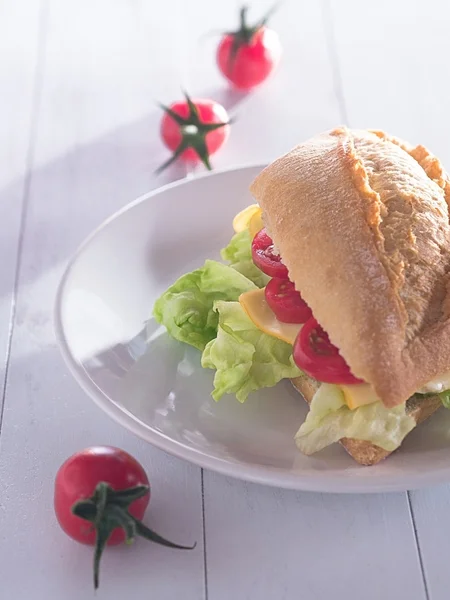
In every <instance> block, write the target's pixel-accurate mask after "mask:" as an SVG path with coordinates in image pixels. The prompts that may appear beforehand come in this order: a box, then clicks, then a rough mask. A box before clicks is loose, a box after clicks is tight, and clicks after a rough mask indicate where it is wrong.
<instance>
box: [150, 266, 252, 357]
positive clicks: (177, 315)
mask: <svg viewBox="0 0 450 600" xmlns="http://www.w3.org/2000/svg"><path fill="white" fill-rule="evenodd" d="M254 289H256V286H255V284H254V283H253V282H252V281H250V280H249V279H247V278H246V277H245V276H244V275H242V274H241V273H240V272H239V271H237V270H235V269H232V268H231V267H228V266H226V265H223V264H222V263H219V262H216V261H213V260H207V261H206V262H205V264H204V266H203V267H201V268H200V269H196V270H195V271H192V272H191V273H187V274H186V275H183V276H182V277H180V278H179V279H178V280H177V281H176V282H175V283H174V284H173V285H172V286H170V288H169V289H168V290H166V291H165V292H164V294H163V295H162V296H161V297H160V298H158V300H157V301H156V302H155V306H154V308H153V316H154V318H155V319H156V321H157V322H158V323H160V324H161V325H164V326H165V327H166V329H167V331H168V332H169V334H170V335H171V336H172V337H174V338H175V339H177V340H179V341H181V342H185V343H186V344H190V345H191V346H194V347H195V348H198V349H199V350H203V349H204V348H205V346H206V345H207V344H208V342H210V341H211V340H213V339H214V338H215V337H216V335H217V326H218V323H219V316H218V314H217V312H216V311H215V310H214V308H213V305H214V302H215V301H216V300H233V301H234V300H237V299H238V298H239V296H240V295H241V294H243V293H244V292H248V291H250V290H254Z"/></svg>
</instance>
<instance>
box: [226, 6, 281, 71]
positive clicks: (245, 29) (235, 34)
mask: <svg viewBox="0 0 450 600" xmlns="http://www.w3.org/2000/svg"><path fill="white" fill-rule="evenodd" d="M277 8H278V5H275V6H272V8H271V9H270V10H268V11H267V13H266V14H265V16H264V17H263V18H262V19H260V20H259V21H258V22H257V23H256V25H253V26H250V25H248V23H247V12H248V6H243V7H242V8H241V9H240V11H239V20H240V24H239V29H238V30H237V31H227V32H226V34H225V35H229V36H231V37H232V38H233V45H232V46H231V52H230V57H229V64H228V68H229V70H230V71H232V70H233V66H234V62H235V59H236V55H237V53H238V51H239V48H240V47H241V46H249V45H250V44H251V43H252V40H253V37H254V36H255V35H256V34H257V33H258V31H260V30H261V29H262V28H263V27H265V25H266V24H267V22H268V20H269V18H270V17H271V16H272V14H273V13H274V12H275V10H276V9H277Z"/></svg>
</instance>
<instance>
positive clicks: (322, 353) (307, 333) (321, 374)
mask: <svg viewBox="0 0 450 600" xmlns="http://www.w3.org/2000/svg"><path fill="white" fill-rule="evenodd" d="M293 356H294V362H295V364H296V365H297V366H298V367H299V368H300V369H301V370H302V371H305V373H307V374H308V375H310V376H311V377H314V379H317V380H318V381H321V382H323V383H344V384H352V383H363V381H362V380H361V379H358V378H356V377H355V376H354V375H353V374H352V373H351V371H350V367H349V366H348V364H347V363H346V362H345V360H344V358H343V357H342V356H341V355H340V354H339V350H338V349H337V348H336V346H334V345H333V344H332V343H331V342H330V339H329V337H328V334H327V333H326V332H325V331H324V330H323V329H322V327H321V326H320V325H319V323H318V322H317V321H316V320H315V319H314V318H311V319H309V320H308V321H307V322H306V323H305V324H304V325H303V327H302V328H301V330H300V332H299V334H298V336H297V339H296V340H295V343H294V349H293Z"/></svg>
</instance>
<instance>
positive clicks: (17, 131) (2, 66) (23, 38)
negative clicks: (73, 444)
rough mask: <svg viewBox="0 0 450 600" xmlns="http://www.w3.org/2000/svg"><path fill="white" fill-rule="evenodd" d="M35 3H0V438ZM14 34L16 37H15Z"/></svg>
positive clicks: (30, 122) (36, 54)
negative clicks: (0, 258) (0, 116)
mask: <svg viewBox="0 0 450 600" xmlns="http://www.w3.org/2000/svg"><path fill="white" fill-rule="evenodd" d="M39 15H40V2H34V3H32V4H31V5H28V6H25V4H24V3H23V2H15V1H14V0H6V1H4V2H2V3H0V57H5V58H4V59H3V60H0V90H1V97H0V103H1V108H2V119H1V123H0V165H1V167H0V252H1V256H2V257H3V260H2V261H1V263H0V357H1V358H0V390H1V392H0V433H1V422H2V416H1V415H2V405H3V381H4V376H5V369H6V361H7V355H8V353H9V342H10V324H11V323H10V322H11V310H12V302H13V296H14V283H15V278H16V265H17V251H18V247H19V239H20V227H21V215H22V205H23V202H24V199H25V197H26V195H27V193H28V170H29V166H30V159H31V155H32V151H33V137H34V122H35V112H34V111H33V101H35V100H37V98H38V95H39V86H40V71H39V68H38V63H39V59H40V57H41V54H42V52H41V41H42V38H41V37H40V36H39V29H40V21H39ZM19 31H20V35H19V34H18V32H19Z"/></svg>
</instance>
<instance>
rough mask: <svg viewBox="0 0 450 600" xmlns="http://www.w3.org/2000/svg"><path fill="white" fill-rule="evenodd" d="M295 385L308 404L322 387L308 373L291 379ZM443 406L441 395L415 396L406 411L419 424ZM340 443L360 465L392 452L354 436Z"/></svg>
mask: <svg viewBox="0 0 450 600" xmlns="http://www.w3.org/2000/svg"><path fill="white" fill-rule="evenodd" d="M291 382H292V384H293V386H294V387H295V388H296V390H297V391H298V392H300V394H301V395H302V396H303V398H304V399H305V400H306V402H307V403H308V404H310V403H311V400H312V398H313V396H314V393H315V392H316V390H317V389H318V388H319V387H320V383H319V382H318V381H316V380H315V379H312V378H311V377H308V375H302V376H301V377H296V378H295V379H291ZM440 406H442V403H441V400H440V398H439V396H424V397H423V398H418V397H417V396H413V397H412V398H410V399H409V400H408V402H407V403H406V411H407V413H408V414H410V415H411V416H412V417H413V418H414V419H415V421H416V423H417V425H418V424H419V423H422V422H423V421H425V419H428V417H430V416H431V415H432V414H433V413H434V412H436V411H437V409H438V408H439V407H440ZM340 443H341V444H342V445H343V446H344V448H345V449H346V450H347V452H348V453H349V454H350V456H351V457H352V458H353V459H354V460H356V462H358V463H359V464H360V465H366V466H371V465H376V464H377V463H379V462H380V461H382V460H383V459H385V458H386V457H387V456H389V454H392V452H388V451H387V450H384V449H383V448H380V447H379V446H376V445H375V444H372V443H371V442H366V441H364V440H355V439H352V438H342V440H340Z"/></svg>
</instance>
